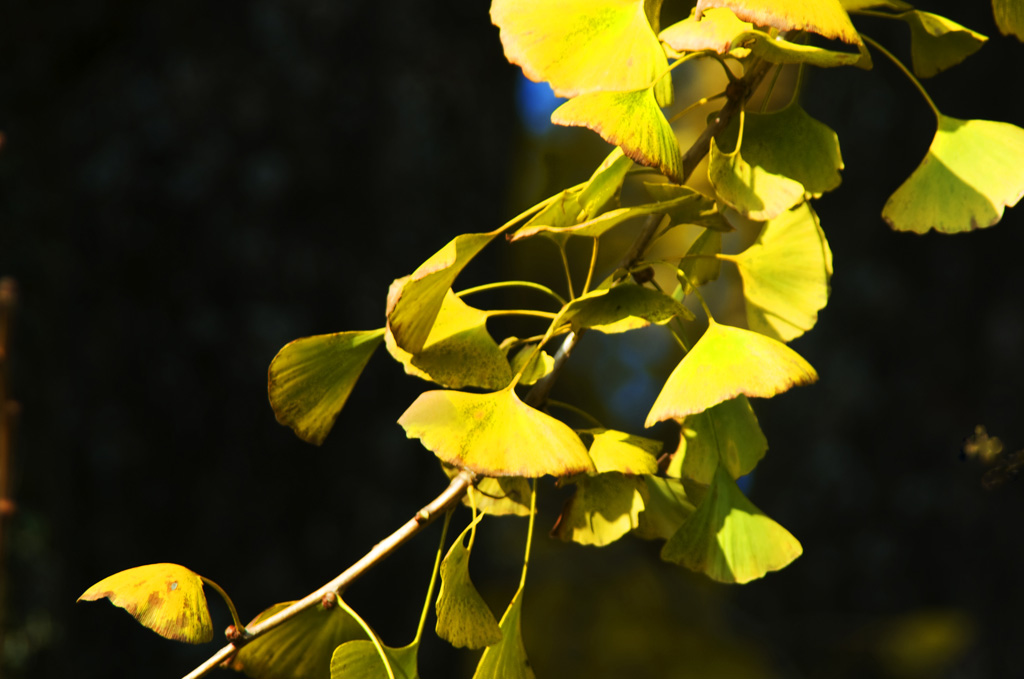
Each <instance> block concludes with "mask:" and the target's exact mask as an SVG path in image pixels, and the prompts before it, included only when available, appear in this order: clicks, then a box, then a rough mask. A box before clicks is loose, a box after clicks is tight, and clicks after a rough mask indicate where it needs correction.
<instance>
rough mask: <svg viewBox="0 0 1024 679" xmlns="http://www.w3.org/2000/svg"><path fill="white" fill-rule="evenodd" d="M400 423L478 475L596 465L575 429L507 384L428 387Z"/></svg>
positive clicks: (573, 470) (564, 472)
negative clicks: (474, 390)
mask: <svg viewBox="0 0 1024 679" xmlns="http://www.w3.org/2000/svg"><path fill="white" fill-rule="evenodd" d="M398 423H399V424H400V425H402V427H403V428H404V429H405V434H406V436H408V437H409V438H417V439H419V440H420V442H421V443H422V444H423V446H424V447H425V448H427V450H430V451H432V452H433V453H434V454H435V455H437V457H438V458H440V459H441V461H442V462H446V463H447V464H450V465H452V466H455V467H460V468H463V469H469V470H472V471H474V472H476V473H477V474H480V475H482V476H522V477H526V478H536V477H538V476H544V475H545V474H550V475H551V476H569V475H571V474H578V473H580V472H587V471H593V469H594V463H593V462H591V460H590V457H589V456H588V455H587V449H586V448H584V447H583V442H582V441H580V438H579V436H577V435H576V432H574V431H573V430H572V429H570V428H569V427H568V426H566V425H565V424H563V423H562V422H560V421H559V420H556V419H555V418H553V417H551V416H550V415H546V414H544V413H542V412H541V411H539V410H536V409H535V408H531V407H530V406H528V405H526V404H525V403H523V402H522V401H521V400H520V399H519V397H518V396H517V395H516V393H515V391H514V390H513V389H512V388H511V386H509V387H506V388H505V389H502V390H501V391H497V392H494V393H490V394H470V393H466V392H462V391H428V392H426V393H424V394H420V396H419V398H417V399H416V400H415V401H414V402H413V404H412V405H411V406H409V408H408V410H406V411H405V413H404V414H403V415H402V417H400V418H399V420H398Z"/></svg>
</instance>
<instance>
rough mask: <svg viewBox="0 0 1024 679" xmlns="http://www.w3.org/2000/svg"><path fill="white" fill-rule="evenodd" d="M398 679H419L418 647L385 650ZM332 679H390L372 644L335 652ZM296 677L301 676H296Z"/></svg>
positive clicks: (365, 641)
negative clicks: (417, 664) (417, 667)
mask: <svg viewBox="0 0 1024 679" xmlns="http://www.w3.org/2000/svg"><path fill="white" fill-rule="evenodd" d="M382 648H383V649H384V655H386V656H387V658H388V664H389V665H391V671H392V672H393V673H394V676H395V679H417V678H418V677H419V672H418V671H417V669H416V656H417V654H418V651H419V644H418V643H414V644H410V645H409V646H403V647H402V648H392V647H390V646H383V645H382ZM329 667H330V672H331V673H330V679H388V671H387V668H385V667H384V661H383V660H381V659H380V653H379V652H378V651H377V647H376V646H375V645H374V644H373V642H372V641H369V640H368V639H363V640H359V641H348V642H345V643H344V644H341V645H340V646H338V648H336V649H335V650H334V654H333V655H332V656H331V660H330V665H329ZM295 676H296V677H297V676H299V675H295Z"/></svg>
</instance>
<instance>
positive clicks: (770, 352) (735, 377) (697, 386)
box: [646, 322, 818, 427]
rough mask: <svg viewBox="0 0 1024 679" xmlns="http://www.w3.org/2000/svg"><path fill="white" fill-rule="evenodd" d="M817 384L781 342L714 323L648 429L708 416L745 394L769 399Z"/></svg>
mask: <svg viewBox="0 0 1024 679" xmlns="http://www.w3.org/2000/svg"><path fill="white" fill-rule="evenodd" d="M817 379H818V374H817V373H816V372H814V368H812V367H811V366H810V364H808V363H807V361H805V360H804V359H803V358H801V357H800V355H799V354H798V353H796V352H795V351H793V350H792V349H790V348H789V347H787V346H786V345H785V344H783V343H782V342H779V341H777V340H774V339H771V338H770V337H766V336H764V335H761V334H759V333H756V332H752V331H750V330H743V329H742V328H734V327H731V326H727V325H720V324H718V323H715V322H711V323H710V324H709V325H708V329H707V332H705V333H704V335H702V336H701V338H700V339H699V340H698V341H697V343H696V344H695V345H693V348H692V349H690V351H689V353H688V354H686V356H684V357H683V360H682V361H680V362H679V365H677V366H676V368H675V370H673V371H672V374H671V375H669V377H668V380H667V381H666V382H665V386H664V387H662V390H661V393H660V394H658V398H657V400H655V402H654V406H653V407H652V408H651V412H650V413H649V414H648V415H647V423H646V426H648V427H651V426H653V425H654V424H655V423H656V422H660V421H662V420H667V419H670V418H674V419H677V420H679V419H682V418H683V417H685V416H687V415H692V414H694V413H699V412H703V411H704V410H707V409H708V408H710V407H711V406H713V405H715V404H718V403H721V402H722V401H726V400H728V399H731V398H735V397H736V396H739V395H740V394H743V395H745V396H754V397H761V398H768V397H771V396H774V395H776V394H781V393H782V392H784V391H786V390H788V389H789V388H790V387H793V386H799V385H802V384H809V383H811V382H814V381H815V380H817Z"/></svg>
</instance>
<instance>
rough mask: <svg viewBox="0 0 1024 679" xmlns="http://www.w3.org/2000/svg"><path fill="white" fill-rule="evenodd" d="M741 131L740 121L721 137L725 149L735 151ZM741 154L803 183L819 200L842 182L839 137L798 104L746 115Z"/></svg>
mask: <svg viewBox="0 0 1024 679" xmlns="http://www.w3.org/2000/svg"><path fill="white" fill-rule="evenodd" d="M738 128H739V125H738V121H737V123H734V124H733V125H730V127H729V129H728V130H727V131H726V132H725V133H724V134H723V135H721V136H720V141H721V143H722V147H723V148H730V147H731V148H735V145H736V141H735V140H736V133H737V130H738ZM741 151H742V153H743V160H744V161H745V162H746V163H748V164H750V165H752V166H756V167H759V168H761V169H763V170H765V171H767V172H770V173H771V174H773V175H780V176H782V177H788V178H789V179H792V180H794V181H797V182H800V184H802V185H803V187H804V190H805V191H806V192H807V193H808V194H809V195H811V196H813V197H815V198H817V197H819V196H821V194H823V193H825V192H826V191H831V190H832V189H834V188H836V187H837V186H839V184H840V182H841V181H842V178H841V177H840V176H839V171H840V170H842V169H843V158H842V156H841V155H840V152H839V137H838V136H837V135H836V133H835V132H833V131H832V129H831V128H829V127H828V126H827V125H825V124H824V123H822V122H819V121H817V120H815V119H814V118H812V117H811V116H809V115H808V114H807V112H806V111H804V110H803V108H801V107H800V105H799V104H796V103H791V104H790V105H789V106H787V107H786V108H784V109H781V110H779V111H776V112H774V113H746V114H744V123H743V147H742V149H741ZM755 188H756V186H755Z"/></svg>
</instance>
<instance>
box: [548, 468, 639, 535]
mask: <svg viewBox="0 0 1024 679" xmlns="http://www.w3.org/2000/svg"><path fill="white" fill-rule="evenodd" d="M573 483H575V484H576V492H575V493H573V495H572V497H570V498H569V499H568V500H566V502H565V506H564V507H563V508H562V513H561V515H560V516H559V517H558V521H557V522H556V523H555V526H554V528H552V529H551V535H553V536H554V537H557V538H559V539H560V540H564V541H566V542H569V541H572V542H575V543H577V544H581V545H592V546H594V547H603V546H604V545H608V544H611V543H613V542H615V541H616V540H618V539H619V538H621V537H622V536H623V535H625V534H626V533H628V532H629V531H630V530H632V529H634V528H636V527H637V526H639V522H640V512H642V511H643V510H644V495H645V494H646V492H647V485H646V483H645V482H644V477H642V476H626V475H624V474H620V473H618V472H608V473H607V474H595V475H593V476H588V475H580V476H577V477H575V478H574V479H573Z"/></svg>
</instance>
